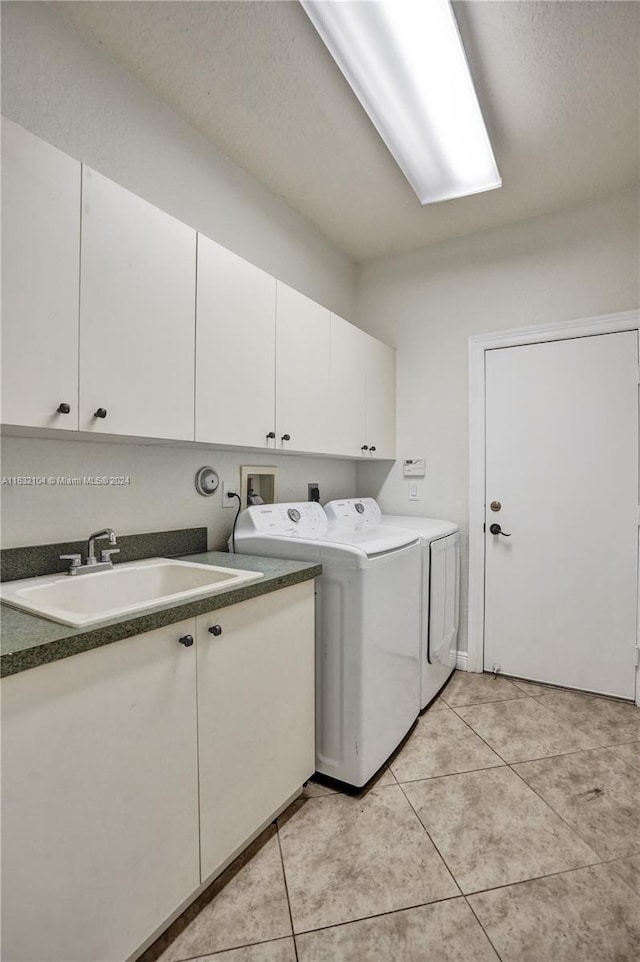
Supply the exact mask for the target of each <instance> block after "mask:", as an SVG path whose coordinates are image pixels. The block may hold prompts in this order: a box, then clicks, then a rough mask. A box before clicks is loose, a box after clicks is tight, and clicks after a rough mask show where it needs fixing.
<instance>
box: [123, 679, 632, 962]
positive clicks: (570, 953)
mask: <svg viewBox="0 0 640 962" xmlns="http://www.w3.org/2000/svg"><path fill="white" fill-rule="evenodd" d="M498 959H500V960H502V962H551V960H553V962H638V960H639V959H640V710H638V709H637V708H635V707H634V706H632V705H628V704H625V703H622V702H617V701H613V700H610V699H603V698H597V697H595V696H589V695H579V694H575V693H573V692H565V691H560V690H555V689H551V688H547V687H545V686H541V685H532V684H528V683H526V682H520V681H511V680H509V679H507V678H498V679H494V678H493V677H491V676H490V675H476V674H466V673H464V672H456V673H455V674H454V675H453V677H452V678H451V680H450V681H449V683H448V685H447V687H446V688H445V689H444V691H443V692H442V694H441V696H440V697H439V698H438V699H437V700H436V701H435V702H434V704H433V705H432V706H431V707H430V708H429V709H428V711H427V712H425V713H424V714H423V715H422V717H421V718H420V719H419V721H418V723H417V725H416V726H415V728H414V729H413V731H412V732H411V733H410V735H409V737H408V738H407V739H406V740H405V742H404V744H403V745H402V746H401V747H400V749H399V750H398V752H396V754H395V756H394V757H393V758H391V759H390V761H389V764H388V765H387V766H385V768H384V769H383V771H382V772H381V773H380V774H379V775H378V777H377V778H376V779H374V781H373V783H372V784H370V785H369V786H367V787H366V789H365V790H364V791H362V792H361V793H360V794H345V793H343V792H341V791H339V790H338V789H337V787H336V786H331V787H330V786H327V785H322V784H320V783H318V782H313V781H312V782H310V783H309V785H308V786H307V787H306V789H305V792H304V794H303V796H302V797H301V798H300V799H298V800H297V801H296V802H295V803H294V804H293V805H291V806H290V807H289V809H287V811H286V812H284V814H283V815H282V816H281V817H280V818H279V819H278V820H277V823H276V824H274V825H272V826H270V827H269V828H268V829H267V830H266V831H265V832H264V833H263V834H262V836H261V837H260V838H259V839H257V840H256V842H254V843H253V845H252V846H251V847H250V848H249V849H248V850H247V852H245V853H243V855H242V856H240V858H238V859H237V860H236V861H235V862H234V863H233V865H231V866H230V867H229V869H227V871H226V872H225V873H224V874H223V875H222V876H221V877H220V878H219V879H218V880H216V882H214V884H213V885H211V886H210V887H209V889H207V891H206V892H205V893H203V895H202V896H201V897H200V898H199V899H198V901H197V902H196V903H194V905H193V906H191V907H190V908H189V909H188V910H187V911H186V912H185V913H184V915H182V916H181V917H180V918H179V919H178V920H177V921H176V922H174V924H173V925H172V926H171V928H170V929H169V930H168V931H167V932H166V933H165V934H164V935H163V936H162V937H161V938H160V939H159V940H158V941H157V942H156V943H155V944H154V945H153V946H152V947H151V948H150V949H148V950H147V952H146V953H145V954H144V956H143V958H142V962H185V960H197V962H496V960H498Z"/></svg>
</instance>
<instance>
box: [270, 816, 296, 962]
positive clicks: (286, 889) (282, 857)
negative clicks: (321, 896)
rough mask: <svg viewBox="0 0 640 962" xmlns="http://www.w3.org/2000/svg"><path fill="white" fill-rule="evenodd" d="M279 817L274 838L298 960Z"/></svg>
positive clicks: (276, 820) (294, 948)
mask: <svg viewBox="0 0 640 962" xmlns="http://www.w3.org/2000/svg"><path fill="white" fill-rule="evenodd" d="M278 821H279V819H278V818H276V819H275V823H274V824H275V827H276V838H277V839H278V851H279V852H280V864H281V865H282V880H283V882H284V893H285V895H286V897H287V908H288V909H289V921H290V923H291V937H292V938H293V952H294V955H295V957H296V962H298V943H297V941H296V930H295V928H294V926H293V912H292V911H291V899H290V897H289V885H288V884H287V870H286V868H285V865H284V855H283V854H282V842H281V841H280V826H279V824H278Z"/></svg>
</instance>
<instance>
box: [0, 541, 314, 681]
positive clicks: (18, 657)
mask: <svg viewBox="0 0 640 962" xmlns="http://www.w3.org/2000/svg"><path fill="white" fill-rule="evenodd" d="M180 560H181V561H197V562H198V563H199V564H210V565H222V566H224V567H226V568H246V569H248V570H250V571H263V572H264V578H262V579H261V580H260V581H257V582H255V583H254V584H250V585H244V586H240V587H238V588H231V589H229V590H228V591H223V592H220V593H219V594H215V595H209V596H208V597H204V598H198V599H197V600H196V601H187V602H184V603H182V604H174V605H171V606H170V607H167V608H161V609H155V610H154V611H149V612H147V613H144V612H143V613H140V612H136V614H135V615H134V616H132V617H124V618H117V619H112V620H111V621H105V622H102V623H101V624H99V625H92V626H91V627H87V628H69V627H68V626H67V625H60V624H58V623H57V622H55V621H48V620H47V619H46V618H38V617H36V616H35V615H29V614H27V613H26V612H24V611H19V610H18V609H17V608H11V607H9V605H1V606H0V609H1V615H2V636H1V644H0V651H1V655H0V676H1V677H5V675H15V674H16V673H17V672H20V671H26V670H27V669H29V668H36V667H38V665H46V664H47V663H48V662H52V661H58V660H59V659H60V658H68V657H69V656H70V655H76V654H78V653H79V652H81V651H90V650H91V649H92V648H100V647H101V646H102V645H109V644H111V642H112V641H120V640H121V639H122V638H131V637H133V636H134V635H141V634H143V633H144V632H145V631H153V629H154V628H162V627H163V626H164V625H172V624H175V623H176V622H178V621H183V620H184V619H186V618H193V617H195V616H196V615H203V614H206V613H207V612H209V611H215V610H216V609H218V608H227V607H228V606H229V605H236V604H238V603H239V602H241V601H248V600H249V598H257V597H259V596H260V595H265V594H268V593H269V592H271V591H277V590H278V589H279V588H288V587H289V586H290V585H295V584H299V583H300V582H301V581H309V580H310V579H311V578H316V577H318V575H320V574H322V566H321V565H316V564H307V563H303V562H297V561H283V560H281V559H278V558H257V557H254V556H253V555H234V554H227V553H226V552H223V551H207V552H205V553H204V554H193V555H185V556H183V557H182V558H181V559H180Z"/></svg>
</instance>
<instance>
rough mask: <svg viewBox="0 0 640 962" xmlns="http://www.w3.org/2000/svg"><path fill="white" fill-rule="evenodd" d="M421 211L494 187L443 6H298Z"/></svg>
mask: <svg viewBox="0 0 640 962" xmlns="http://www.w3.org/2000/svg"><path fill="white" fill-rule="evenodd" d="M301 3H302V6H303V7H304V9H305V11H306V13H307V14H308V16H309V18H310V20H311V22H312V23H313V25H314V27H315V28H316V30H317V31H318V33H319V34H320V36H321V37H322V39H323V41H324V43H325V44H326V46H327V47H328V49H329V52H330V53H331V56H332V57H333V59H334V60H335V62H336V63H337V64H338V66H339V67H340V69H341V71H342V73H343V74H344V75H345V77H346V79H347V80H348V82H349V84H350V85H351V87H352V89H353V91H354V93H355V95H356V97H357V98H358V100H359V101H360V103H361V104H362V106H363V107H364V109H365V110H366V112H367V113H368V114H369V117H370V118H371V120H372V122H373V124H374V126H375V127H376V129H377V131H378V133H379V134H380V136H381V137H382V139H383V140H384V142H385V144H386V145H387V147H388V148H389V150H390V151H391V153H392V154H393V156H394V157H395V159H396V161H397V163H398V165H399V167H400V168H401V170H402V171H403V172H404V175H405V177H406V178H407V180H408V181H409V183H410V184H411V186H412V187H413V189H414V190H415V192H416V194H417V195H418V197H419V198H420V202H421V203H422V204H433V203H436V202H437V201H441V200H450V199H451V198H453V197H464V196H465V195H467V194H475V193H478V192H479V191H483V190H491V189H492V188H494V187H500V186H501V184H502V181H501V179H500V174H499V172H498V168H497V166H496V162H495V158H494V156H493V151H492V150H491V144H490V143H489V137H488V135H487V131H486V128H485V125H484V121H483V119H482V114H481V113H480V106H479V104H478V98H477V97H476V92H475V90H474V87H473V81H472V79H471V74H470V72H469V66H468V64H467V59H466V57H465V53H464V49H463V46H462V41H461V39H460V34H459V33H458V27H457V24H456V21H455V18H454V15H453V10H452V9H451V5H450V3H449V0H301Z"/></svg>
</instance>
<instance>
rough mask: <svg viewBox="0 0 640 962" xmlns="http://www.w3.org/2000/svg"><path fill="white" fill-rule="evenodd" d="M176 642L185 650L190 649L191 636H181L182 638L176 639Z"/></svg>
mask: <svg viewBox="0 0 640 962" xmlns="http://www.w3.org/2000/svg"><path fill="white" fill-rule="evenodd" d="M178 642H179V644H181V645H184V647H185V648H191V645H192V644H193V635H183V636H182V638H178Z"/></svg>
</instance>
